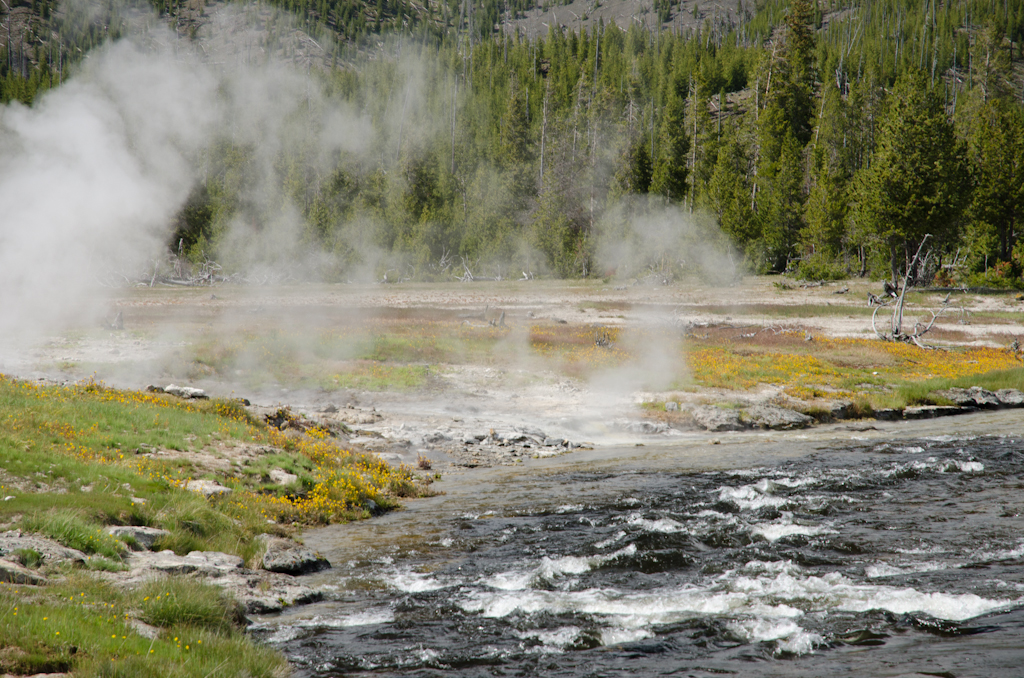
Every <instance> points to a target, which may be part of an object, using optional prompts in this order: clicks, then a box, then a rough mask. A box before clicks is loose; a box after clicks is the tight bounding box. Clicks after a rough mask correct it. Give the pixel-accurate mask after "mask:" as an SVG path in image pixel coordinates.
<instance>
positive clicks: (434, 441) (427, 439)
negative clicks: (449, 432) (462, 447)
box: [423, 431, 451, 445]
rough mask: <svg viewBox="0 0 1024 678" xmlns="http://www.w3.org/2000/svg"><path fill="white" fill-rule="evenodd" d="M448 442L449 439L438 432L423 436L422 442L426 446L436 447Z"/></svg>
mask: <svg viewBox="0 0 1024 678" xmlns="http://www.w3.org/2000/svg"><path fill="white" fill-rule="evenodd" d="M449 440H451V438H449V437H448V436H446V435H445V434H444V433H441V432H440V431H434V432H433V433H428V434H427V435H425V436H423V442H424V443H426V444H428V445H438V444H440V443H444V442H448V441H449Z"/></svg>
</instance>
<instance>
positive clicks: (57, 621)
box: [0, 573, 288, 678]
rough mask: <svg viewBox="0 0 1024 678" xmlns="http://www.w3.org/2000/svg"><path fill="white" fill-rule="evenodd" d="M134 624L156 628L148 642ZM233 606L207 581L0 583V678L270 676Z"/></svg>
mask: <svg viewBox="0 0 1024 678" xmlns="http://www.w3.org/2000/svg"><path fill="white" fill-rule="evenodd" d="M133 619H139V620H140V621H143V622H145V623H148V624H151V625H153V626H156V627H157V636H156V638H147V637H145V636H144V635H142V634H141V633H139V631H138V630H136V628H135V627H134V626H133V624H132V620H133ZM241 621H242V617H241V615H240V614H239V612H238V606H237V604H236V603H234V601H232V600H230V599H228V598H226V597H224V596H223V594H222V593H221V592H220V591H219V590H218V589H216V587H213V586H211V585H209V584H203V583H202V582H198V581H195V580H192V579H184V578H183V579H178V580H173V579H166V580H159V581H155V582H152V583H150V584H146V585H145V586H143V587H141V588H138V589H135V590H127V591H125V590H120V589H115V588H114V587H112V586H110V585H108V584H106V583H104V582H100V581H98V580H95V579H93V578H92V577H89V576H86V575H84V574H81V573H70V574H69V576H68V577H67V578H66V580H65V581H63V582H62V583H60V584H52V585H49V586H44V587H19V586H12V585H6V584H4V585H0V648H3V650H2V651H0V673H12V674H15V675H27V674H35V673H54V672H73V673H74V675H75V676H88V677H94V676H126V677H127V676H132V677H133V678H136V677H139V676H154V678H155V677H157V676H161V677H162V676H172V677H175V678H178V677H181V678H185V677H188V678H192V677H193V676H194V677H196V678H202V677H207V676H211V675H222V676H253V677H254V678H256V677H260V678H276V677H278V676H284V675H286V674H287V672H288V669H287V664H286V661H285V659H284V657H282V656H281V655H280V654H278V653H276V652H274V651H272V650H270V649H269V648H264V647H260V646H258V645H256V644H255V643H253V642H252V640H251V639H250V638H248V637H247V636H246V635H245V634H244V633H243V630H242V627H241Z"/></svg>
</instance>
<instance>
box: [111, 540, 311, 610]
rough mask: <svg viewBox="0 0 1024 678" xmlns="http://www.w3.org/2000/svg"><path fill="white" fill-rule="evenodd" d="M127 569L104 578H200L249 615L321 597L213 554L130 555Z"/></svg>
mask: <svg viewBox="0 0 1024 678" xmlns="http://www.w3.org/2000/svg"><path fill="white" fill-rule="evenodd" d="M128 566H129V567H130V568H131V569H130V572H128V573H126V574H125V573H112V574H107V575H106V577H107V578H109V579H112V580H114V581H115V582H118V583H120V584H122V585H127V586H131V585H136V584H139V583H142V582H144V581H147V580H149V579H153V578H155V577H160V576H172V575H176V576H181V575H187V576H193V577H203V578H204V579H206V580H207V581H209V582H210V583H211V584H214V585H216V586H219V587H221V588H223V589H225V590H226V591H228V592H229V593H230V594H231V595H232V596H234V597H235V599H236V600H238V601H239V602H240V603H242V605H244V606H245V609H246V612H247V613H249V614H268V613H272V612H280V611H281V610H283V609H284V608H285V607H289V606H292V605H303V604H306V603H312V602H316V601H318V600H321V599H322V597H323V594H322V593H320V592H319V591H316V590H314V589H312V588H310V587H309V586H306V585H304V584H300V583H298V582H296V581H295V579H294V578H293V577H291V576H289V575H286V574H280V573H276V572H266V571H262V570H250V569H248V568H246V567H245V566H244V564H243V562H242V559H241V558H239V557H238V556H233V555H230V554H227V553H219V552H216V551H192V552H191V553H189V554H188V555H185V556H179V555H176V554H175V553H174V552H173V551H160V552H158V553H151V552H139V553H133V554H132V555H131V556H130V557H129V559H128Z"/></svg>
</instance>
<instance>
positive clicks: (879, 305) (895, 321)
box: [868, 233, 949, 349]
mask: <svg viewBox="0 0 1024 678" xmlns="http://www.w3.org/2000/svg"><path fill="white" fill-rule="evenodd" d="M930 237H931V234H930V233H927V234H925V236H924V238H922V240H921V244H920V245H918V247H917V252H916V253H915V254H914V258H913V259H912V260H911V261H910V263H909V264H908V265H907V269H906V271H904V273H903V280H902V281H901V282H902V284H901V285H900V286H899V294H898V295H895V300H892V299H887V300H885V301H882V300H881V299H879V298H878V297H875V296H874V295H872V294H869V295H868V304H869V305H874V306H875V310H874V312H873V313H872V314H871V329H872V330H873V331H874V333H875V336H877V337H878V338H879V339H881V340H882V341H902V342H906V343H908V344H915V345H917V346H920V347H921V348H928V349H930V348H932V347H931V346H926V345H925V344H923V343H922V342H921V337H923V336H924V335H925V334H927V333H928V332H930V331H931V329H932V328H933V327H934V326H935V322H936V321H937V320H938V319H939V318H940V317H942V316H943V315H945V314H946V312H947V311H948V310H949V296H948V295H947V296H946V299H945V300H944V301H943V303H942V308H940V309H939V310H938V311H929V313H931V316H932V317H931V320H930V321H928V323H927V324H924V323H921V322H915V323H914V329H913V330H912V331H910V332H904V331H903V314H904V309H905V308H906V297H907V289H908V288H909V287H910V286H911V284H912V283H911V276H912V275H914V271H916V270H917V265H918V262H919V261H920V260H921V252H922V250H923V249H924V244H925V242H927V241H928V238H930ZM925 260H927V255H926V256H925ZM890 287H891V286H890V285H887V286H886V292H887V293H889V294H895V291H896V288H895V287H892V288H891V291H890ZM894 302H895V303H894ZM890 304H892V305H893V310H892V316H890V318H889V331H888V332H882V331H879V329H878V324H877V318H878V313H879V311H881V310H882V309H883V308H885V307H887V306H889V305H890Z"/></svg>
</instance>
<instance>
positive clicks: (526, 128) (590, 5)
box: [0, 0, 1024, 286]
mask: <svg viewBox="0 0 1024 678" xmlns="http://www.w3.org/2000/svg"><path fill="white" fill-rule="evenodd" d="M7 3H10V4H9V5H8V4H7ZM0 22H2V23H0V98H2V100H3V101H12V100H17V101H21V102H22V103H24V104H28V105H32V104H33V102H35V101H36V100H37V99H38V98H39V97H41V96H43V94H44V92H45V91H46V90H48V89H50V88H54V87H60V86H61V84H62V83H63V82H65V81H66V80H67V79H68V78H69V77H73V74H74V72H75V70H76V69H77V68H79V65H80V64H81V63H82V60H83V58H84V57H86V56H87V55H88V54H89V53H90V50H94V49H96V48H98V47H100V46H101V45H103V44H104V43H106V42H108V41H111V40H116V39H118V38H119V37H122V36H125V35H131V34H138V33H139V32H140V30H142V28H140V27H143V28H144V27H145V26H147V25H150V24H152V23H153V22H158V23H161V24H163V25H166V26H169V27H170V30H171V31H173V36H174V40H175V41H176V42H180V44H182V45H188V46H189V48H190V49H193V50H194V51H202V52H203V53H205V54H207V55H214V54H215V55H218V56H216V57H213V56H209V57H208V58H209V59H210V60H211V62H212V63H218V64H219V63H225V62H226V61H230V60H234V62H237V63H242V64H245V65H246V66H247V67H258V66H259V65H260V64H267V63H270V62H276V63H289V64H291V68H292V69H293V70H294V71H295V72H296V73H300V74H302V77H303V78H305V79H306V80H305V85H304V89H302V88H295V89H292V90H288V91H289V92H290V93H289V94H287V96H289V97H291V101H292V104H294V105H292V106H291V107H290V108H289V109H288V111H287V113H286V114H284V115H283V117H282V121H283V122H282V124H286V125H287V127H288V130H289V131H288V132H287V135H286V138H287V139H288V142H287V143H279V144H275V145H274V147H273V149H272V152H269V151H268V148H267V146H266V145H263V144H261V142H260V140H259V139H258V138H255V137H244V136H242V137H228V136H225V137H224V138H220V139H218V140H217V141H216V143H214V144H211V145H210V146H209V147H207V148H205V149H204V150H202V151H201V152H200V153H199V154H198V156H197V157H195V158H193V161H194V163H195V166H196V168H197V171H196V177H197V179H196V182H195V186H194V188H193V190H192V192H191V195H190V197H189V199H188V201H187V203H186V204H185V205H184V206H183V207H182V208H181V210H180V211H179V212H178V214H177V216H176V218H175V221H174V224H173V236H172V237H170V238H168V246H169V248H170V250H171V251H172V252H173V253H175V254H180V255H181V257H182V258H183V259H188V260H189V261H191V262H193V263H194V264H196V265H198V264H200V263H202V262H208V261H212V260H217V261H219V262H221V263H222V264H224V265H226V266H229V267H230V266H246V265H249V264H251V263H252V262H251V260H245V261H243V260H241V259H238V260H235V261H233V260H232V247H233V244H236V243H238V242H239V233H242V234H243V235H244V234H245V233H247V232H251V233H260V232H264V231H267V230H268V229H272V227H273V225H274V224H275V223H277V222H279V221H281V220H282V219H284V218H287V220H289V222H290V223H291V230H290V231H289V232H290V233H291V234H292V235H291V236H290V237H292V238H293V239H294V240H295V248H292V249H290V250H289V252H292V253H294V252H297V251H301V252H303V253H305V255H308V256H304V258H303V259H302V264H301V266H300V265H298V264H297V265H296V268H297V270H296V272H295V275H297V276H309V277H316V278H319V279H327V280H346V279H351V278H352V277H353V276H356V275H363V276H370V277H373V278H375V279H382V278H383V277H384V276H389V279H396V278H397V279H405V278H417V279H450V278H453V277H459V278H466V277H467V276H469V277H483V276H487V277H519V276H521V275H526V276H530V275H534V274H538V273H539V274H550V275H556V276H563V277H585V276H601V277H605V276H611V275H618V276H630V277H640V276H642V275H647V274H652V273H657V274H658V275H659V276H662V277H671V276H674V275H678V274H681V273H684V272H687V271H692V270H700V271H702V272H704V273H710V272H721V271H722V270H723V268H730V269H736V270H740V269H741V270H748V271H752V272H760V273H769V272H783V271H790V272H796V273H798V274H800V275H802V276H804V277H806V278H810V279H835V278H840V277H844V276H850V275H872V276H876V277H885V278H889V277H892V276H896V275H899V274H902V273H903V272H904V270H905V268H906V266H907V265H908V262H910V261H911V260H912V259H913V258H914V255H915V253H917V251H918V248H919V246H920V245H921V243H922V242H924V241H925V239H926V237H927V244H926V247H925V249H924V254H925V255H926V256H922V257H921V259H920V261H919V263H918V266H917V267H916V269H915V270H914V271H912V272H911V275H912V277H913V278H916V279H919V280H921V281H929V282H937V283H938V284H942V285H952V284H971V285H987V286H1021V285H1022V278H1021V274H1022V270H1024V243H1022V242H1021V239H1020V235H1021V230H1022V220H1024V57H1022V55H1021V51H1020V50H1021V45H1022V42H1024V40H1022V38H1024V0H962V1H959V2H949V1H947V2H940V1H939V0H923V1H919V2H916V3H911V2H909V1H908V0H818V1H816V2H808V0H792V1H791V2H787V1H784V0H762V1H761V2H757V3H755V2H749V3H748V2H745V0H737V1H736V2H735V4H733V3H731V2H727V3H724V4H720V3H711V2H701V1H700V0H697V1H695V0H684V1H683V2H674V1H673V0H654V1H653V3H644V2H633V1H632V0H608V1H607V2H604V1H601V0H592V1H591V2H584V0H574V2H572V3H569V4H558V3H557V2H549V1H546V0H545V1H544V2H541V3H538V2H535V0H501V1H500V2H499V0H463V1H461V2H460V1H459V0H452V1H451V2H445V1H443V0H442V1H439V2H433V1H430V0H426V1H424V2H419V1H417V0H369V1H367V2H362V1H360V0H264V1H263V2H256V3H253V2H239V3H229V4H224V3H217V4H209V5H207V4H205V3H204V2H202V0H185V1H182V2H178V1H174V0H153V1H152V3H151V4H142V5H138V4H135V5H133V4H122V3H115V2H99V3H90V2H87V0H78V1H76V2H66V1H65V2H61V3H54V2H52V1H51V0H3V4H2V5H0ZM337 111H344V112H345V113H344V115H345V119H346V120H348V121H355V122H353V123H352V124H351V125H349V126H348V127H346V130H350V131H351V130H361V131H359V132H351V134H355V135H356V136H357V137H358V139H359V142H360V143H358V144H354V143H350V144H347V145H342V146H338V145H333V146H331V150H330V151H329V152H328V151H327V150H325V145H324V144H323V143H322V140H323V135H324V134H325V130H326V129H327V128H328V127H330V125H331V124H332V123H331V120H333V119H334V118H332V115H335V114H334V113H333V112H337ZM335 117H336V116H335ZM347 133H349V132H347ZM282 215H287V217H283V216H282ZM296 248H297V249H296ZM311 262H313V263H311ZM298 269H301V270H298Z"/></svg>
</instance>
